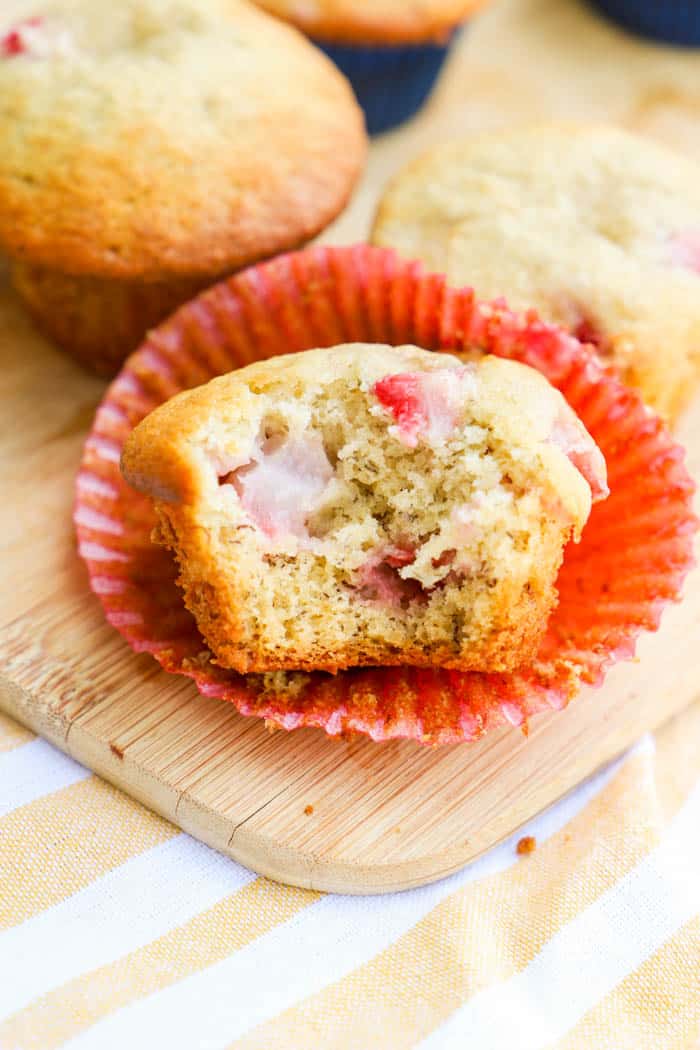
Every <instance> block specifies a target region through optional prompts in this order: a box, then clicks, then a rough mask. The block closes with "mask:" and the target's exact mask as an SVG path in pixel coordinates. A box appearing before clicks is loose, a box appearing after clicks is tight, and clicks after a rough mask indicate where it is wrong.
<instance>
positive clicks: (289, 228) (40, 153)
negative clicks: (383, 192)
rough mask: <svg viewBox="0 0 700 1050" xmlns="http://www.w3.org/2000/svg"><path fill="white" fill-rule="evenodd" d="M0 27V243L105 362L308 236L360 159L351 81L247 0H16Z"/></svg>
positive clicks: (327, 215) (87, 352)
mask: <svg viewBox="0 0 700 1050" xmlns="http://www.w3.org/2000/svg"><path fill="white" fill-rule="evenodd" d="M0 38H1V39H0V98H1V99H2V106H0V251H3V252H4V253H6V254H7V255H8V256H9V257H10V259H11V261H12V275H13V281H14V285H15V287H16V288H17V290H18V292H19V293H20V295H21V296H22V297H23V299H24V300H25V302H26V303H27V305H28V307H29V309H30V310H31V312H32V314H33V315H34V317H35V318H36V320H37V322H38V324H39V326H40V327H41V328H43V329H44V330H45V331H46V332H47V333H48V334H49V335H50V336H51V337H53V338H54V339H55V340H56V341H57V342H58V343H60V344H61V345H62V346H63V347H65V348H66V349H67V350H69V351H71V352H72V353H73V354H74V355H75V356H76V357H78V358H79V359H80V360H81V361H83V362H85V363H86V364H88V365H90V366H92V367H94V368H95V369H96V370H98V371H100V372H103V373H110V372H114V370H115V369H116V368H117V366H118V365H119V364H120V362H121V361H122V360H123V358H124V357H125V355H126V354H127V353H128V352H130V351H131V350H132V349H134V347H135V346H136V345H137V344H138V343H139V341H140V340H141V338H142V336H143V334H144V333H145V331H146V330H147V329H148V328H149V327H150V326H152V325H154V324H155V323H156V322H157V321H159V320H160V319H161V318H162V317H163V316H164V315H166V314H168V313H169V312H171V311H172V310H173V309H174V307H176V306H177V305H179V304H180V303H181V302H183V301H184V300H186V299H188V298H190V297H191V296H192V295H193V294H194V293H195V291H197V290H198V289H200V288H202V287H203V286H206V285H208V284H210V283H211V282H212V281H214V280H215V279H216V278H217V277H219V276H220V275H223V274H226V273H230V272H231V271H234V270H236V269H239V268H241V267H243V266H245V265H247V264H248V263H250V262H252V261H255V260H258V259H260V258H263V257H266V256H269V255H272V254H274V253H277V252H279V251H283V250H285V249H289V248H292V247H294V246H295V245H297V244H299V243H301V242H304V241H306V240H308V239H309V238H311V237H313V236H314V235H315V234H316V233H318V232H319V231H320V230H321V229H323V228H324V227H325V226H326V225H327V224H328V223H329V222H330V221H331V220H332V219H333V218H334V217H335V216H336V215H337V214H338V212H339V211H340V210H341V209H342V208H343V206H344V205H345V203H346V201H347V199H348V197H349V195H350V193H351V190H352V188H353V184H354V183H355V181H356V179H357V177H358V175H359V173H360V170H361V167H362V163H363V160H364V156H365V151H366V134H365V130H364V126H363V118H362V113H361V111H360V109H359V108H358V106H357V104H356V102H355V99H354V97H353V95H352V92H351V89H350V87H349V85H348V84H347V81H346V80H345V78H344V77H343V76H342V75H341V74H340V73H338V71H337V70H336V69H335V68H334V67H333V65H332V63H331V62H329V60H328V59H327V58H326V57H325V56H324V55H323V54H321V52H320V51H318V49H316V48H314V47H313V46H312V45H311V44H309V43H308V41H307V40H305V39H304V37H303V36H302V35H301V34H299V33H297V32H296V31H295V30H294V29H293V28H291V27H289V26H285V25H283V24H282V23H280V22H279V21H278V20H276V19H274V18H271V17H269V16H268V15H266V14H264V13H263V12H261V11H259V10H258V9H256V8H255V7H253V6H251V5H249V4H247V3H243V2H237V0H122V2H121V3H119V4H109V5H101V4H95V3H93V2H92V0H45V2H44V3H42V5H41V13H40V14H37V8H36V4H35V2H34V0H9V3H8V2H5V3H3V5H2V12H1V13H0ZM280 71H284V75H283V76H281V75H280Z"/></svg>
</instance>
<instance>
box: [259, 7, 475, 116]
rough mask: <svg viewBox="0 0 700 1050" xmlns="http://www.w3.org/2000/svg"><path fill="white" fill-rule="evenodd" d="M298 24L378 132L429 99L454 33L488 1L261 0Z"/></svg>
mask: <svg viewBox="0 0 700 1050" xmlns="http://www.w3.org/2000/svg"><path fill="white" fill-rule="evenodd" d="M256 2H257V3H258V5H259V6H260V7H263V8H265V10H267V11H269V12H270V13H271V14H274V15H277V16H278V17H279V18H284V19H286V20H287V21H289V22H292V23H293V24H294V25H296V26H298V28H299V29H302V30H303V31H304V32H305V33H308V35H309V36H310V37H312V39H313V40H314V41H315V42H316V43H318V44H319V46H320V47H322V48H323V49H324V50H325V51H326V53H327V54H328V55H329V56H330V57H331V58H332V59H333V61H334V62H335V63H336V65H337V66H338V67H339V68H340V69H341V70H342V71H343V73H345V75H346V76H347V77H348V78H349V80H350V83H351V84H352V86H353V88H354V90H355V93H356V95H357V97H358V99H359V101H360V104H361V106H362V108H363V109H364V111H365V116H366V118H367V127H368V129H369V131H370V133H371V134H379V133H380V132H383V131H388V130H389V129H390V128H393V127H395V126H396V125H397V124H401V123H403V122H404V121H405V120H408V119H409V117H412V116H413V115H414V114H415V113H416V112H417V111H418V110H419V109H420V107H421V106H422V105H423V103H424V102H425V101H426V99H427V98H428V97H429V95H430V92H431V91H432V89H433V86H434V85H435V82H436V80H437V77H438V75H439V73H440V70H441V69H442V66H443V63H444V61H445V58H446V57H447V54H448V51H449V44H450V41H451V38H452V35H453V33H454V30H455V29H456V28H457V27H458V26H459V25H461V24H462V23H463V22H464V20H465V19H466V18H468V17H469V16H470V15H471V14H473V13H474V11H475V10H477V9H478V8H479V7H481V6H482V5H483V4H484V3H485V0H301V2H300V0H256Z"/></svg>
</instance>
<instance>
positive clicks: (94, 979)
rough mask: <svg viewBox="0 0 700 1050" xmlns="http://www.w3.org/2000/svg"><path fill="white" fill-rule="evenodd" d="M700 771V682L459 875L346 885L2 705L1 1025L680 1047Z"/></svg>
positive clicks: (125, 1042) (74, 1043)
mask: <svg viewBox="0 0 700 1050" xmlns="http://www.w3.org/2000/svg"><path fill="white" fill-rule="evenodd" d="M699 777H700V702H698V703H696V704H695V706H694V707H692V708H690V709H689V710H688V711H687V712H686V713H684V714H683V715H682V716H679V717H678V718H676V719H675V720H674V721H673V722H671V723H670V724H669V725H668V726H667V727H666V728H665V729H664V730H663V731H662V732H661V733H659V734H658V736H657V737H656V738H655V739H652V738H645V739H644V740H643V741H641V742H640V744H639V745H638V746H637V747H635V748H634V749H633V750H632V751H630V752H629V753H628V754H627V755H625V756H624V757H623V758H622V759H620V760H618V761H617V762H616V763H614V764H613V765H611V766H609V767H608V768H606V769H605V770H603V771H601V772H600V773H598V774H597V775H596V776H595V777H594V778H593V779H591V780H590V781H588V782H587V783H586V784H584V785H582V786H581V787H580V788H579V789H578V790H577V791H576V792H575V793H574V794H572V795H570V796H569V797H567V798H566V799H564V800H563V801H561V802H560V803H558V804H557V805H555V806H553V807H552V808H551V809H550V810H549V811H548V812H546V813H545V814H543V815H541V816H540V817H538V818H537V819H536V820H533V821H532V822H531V823H530V824H529V825H528V826H527V827H526V828H524V829H522V830H521V831H520V832H519V833H518V834H517V835H515V836H514V837H513V838H511V839H510V840H508V841H507V842H504V843H503V844H501V845H500V846H498V847H496V848H495V849H493V850H492V851H491V852H490V853H488V854H487V855H486V856H484V857H483V858H481V859H479V860H477V861H476V862H474V863H472V864H471V865H470V866H469V867H467V868H466V869H465V870H464V871H462V872H460V873H459V874H457V875H454V876H452V877H451V878H449V879H446V880H444V881H442V882H439V883H437V884H435V885H432V886H426V887H423V888H422V889H418V890H412V891H410V892H406V893H398V894H393V895H386V896H381V897H369V898H359V897H342V896H334V895H324V894H321V893H315V892H312V891H308V890H300V889H293V888H289V887H285V886H280V885H276V884H275V883H272V882H269V881H268V880H266V879H263V878H257V877H256V876H255V875H253V874H252V873H251V872H249V871H247V870H245V869H244V868H242V867H240V866H239V865H237V864H235V863H233V862H232V861H230V860H227V859H226V858H224V857H222V856H220V855H219V854H217V853H215V852H213V851H212V850H210V849H208V848H207V847H206V846H203V845H201V844H200V843H198V842H196V841H195V840H193V839H191V838H190V837H189V836H187V835H184V834H182V833H181V832H179V831H178V830H177V829H176V828H174V827H173V826H172V825H170V824H168V823H167V822H166V821H164V820H162V819H161V818H159V817H157V816H154V815H153V814H152V813H149V812H148V811H147V810H145V809H144V808H143V807H142V806H140V805H139V804H138V803H136V802H133V801H132V800H131V799H129V798H128V797H126V796H125V795H123V794H121V793H120V792H119V791H117V790H115V789H114V788H112V787H110V786H109V785H108V784H106V783H104V782H103V781H101V780H99V779H98V778H97V777H95V776H93V775H92V774H90V773H89V772H88V771H87V770H85V769H83V768H82V767H81V766H79V765H77V764H76V763H75V762H73V761H71V760H70V759H68V758H66V757H65V756H64V755H62V754H61V753H60V752H58V751H56V750H54V749H53V748H52V747H50V746H49V745H48V744H46V743H44V742H43V741H42V740H40V739H37V738H35V737H33V735H32V734H31V733H29V732H27V731H26V730H24V729H22V728H20V727H19V726H17V725H16V724H15V723H13V722H11V721H10V720H9V719H7V718H4V717H3V716H0V1047H2V1048H3V1050H9V1048H13V1050H18V1048H21V1050H50V1048H53V1047H70V1048H75V1050H77V1048H81V1050H140V1048H141V1047H144V1048H145V1047H167V1048H168V1050H209V1048H210V1050H219V1048H222V1050H223V1048H228V1047H235V1048H236V1050H242V1048H244V1047H245V1048H246V1050H253V1048H256V1050H314V1048H321V1050H351V1048H352V1050H373V1048H377V1050H399V1048H404V1047H406V1048H407V1047H416V1046H417V1047H420V1048H421V1050H438V1048H440V1050H443V1048H453V1047H454V1048H459V1050H545V1048H547V1050H553V1048H555V1047H556V1048H557V1050H564V1048H566V1050H597V1048H600V1050H626V1048H629V1050H671V1048H676V1047H678V1048H683V1050H686V1048H690V1047H695V1046H696V1045H697V1043H698V1036H699V1035H700V919H699V918H698V912H699V910H700V874H699V873H700V779H699ZM526 837H527V838H528V841H527V842H525V843H523V842H522V840H523V839H524V838H526ZM530 840H535V841H530ZM519 842H520V843H521V846H520V851H519V850H518V843H519ZM533 846H534V847H535V848H534V849H533V848H532V847H533ZM528 850H529V852H528Z"/></svg>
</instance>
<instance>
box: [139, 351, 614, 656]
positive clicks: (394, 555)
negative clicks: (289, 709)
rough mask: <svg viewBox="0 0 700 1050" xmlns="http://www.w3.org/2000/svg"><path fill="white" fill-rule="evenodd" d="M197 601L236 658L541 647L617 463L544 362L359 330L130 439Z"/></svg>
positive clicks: (175, 407) (170, 408)
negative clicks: (388, 341)
mask: <svg viewBox="0 0 700 1050" xmlns="http://www.w3.org/2000/svg"><path fill="white" fill-rule="evenodd" d="M122 470H123V472H124V475H125V477H126V479H127V481H129V482H130V483H131V484H132V485H133V486H134V487H136V488H138V489H140V490H141V491H143V492H145V493H147V494H148V495H150V496H151V497H152V498H153V499H154V500H155V502H156V509H157V513H158V517H159V523H160V524H159V529H158V532H157V539H158V542H160V543H161V544H163V545H165V546H167V547H169V548H170V549H171V550H172V551H174V553H175V555H176V558H177V562H178V565H179V570H180V577H179V582H180V585H181V587H182V589H183V591H184V597H185V603H186V605H187V607H188V608H189V609H190V610H191V612H192V613H193V614H194V616H195V618H196V620H197V624H198V626H199V629H200V631H201V633H202V635H203V637H204V639H205V641H206V642H207V644H208V645H209V647H210V648H211V650H212V652H213V653H214V654H215V656H216V658H217V662H218V663H219V664H220V665H221V666H223V667H227V668H232V669H234V670H236V671H239V672H243V673H246V672H251V671H255V672H268V671H278V670H291V669H296V670H308V671H311V670H325V671H333V672H335V671H337V670H338V669H342V668H347V667H353V666H367V665H381V664H383V665H395V664H407V665H413V666H417V667H447V668H453V669H459V670H480V671H507V670H511V669H513V668H516V667H519V666H521V665H522V664H523V663H525V662H527V661H528V660H530V659H532V657H533V655H534V653H535V650H536V648H537V645H538V643H539V641H540V639H541V637H542V634H543V632H544V629H545V626H546V622H547V619H548V617H549V614H550V612H551V610H552V608H553V606H554V604H555V602H556V589H555V580H556V576H557V572H558V570H559V567H560V565H561V562H562V555H563V549H564V546H565V544H566V543H567V542H568V540H569V539H570V538H572V537H573V538H574V539H576V540H578V538H579V537H580V534H581V530H582V528H583V526H584V524H585V522H586V520H587V518H588V515H589V513H590V509H591V502H592V500H593V499H599V498H603V497H604V496H605V495H606V494H607V488H606V470H605V461H604V459H603V456H602V454H601V453H600V451H599V450H598V448H597V446H596V445H595V444H594V442H593V440H592V438H590V436H589V435H588V433H587V431H586V430H585V428H584V426H583V424H582V423H581V422H580V421H579V419H578V417H577V416H576V415H575V414H574V412H573V411H572V410H571V408H570V407H569V406H568V405H567V403H566V401H565V400H564V398H563V397H562V395H561V394H560V393H559V392H558V391H557V390H555V389H554V388H553V387H552V386H550V385H549V383H548V382H547V381H546V380H545V379H544V377H543V376H542V375H541V374H540V373H539V372H536V371H535V370H534V369H531V368H529V367H527V366H526V365H521V364H519V363H517V362H513V361H506V360H502V359H499V358H496V357H490V356H487V357H484V358H482V359H481V360H480V361H479V362H478V363H477V362H462V361H460V360H459V359H458V358H457V357H454V356H452V355H448V354H433V353H430V352H428V351H425V350H419V349H417V348H416V347H411V346H404V347H398V348H396V347H389V346H381V345H368V344H352V345H345V346H337V347H334V348H332V349H326V350H310V351H306V352H304V353H300V354H288V355H285V356H282V357H277V358H273V359H271V360H268V361H263V362H257V363H255V364H253V365H249V366H247V367H246V368H244V369H240V370H238V371H235V372H232V373H229V374H228V375H225V376H222V377H220V378H217V379H214V380H212V381H211V382H209V383H208V384H206V385H205V386H203V387H199V388H196V389H195V390H193V391H188V392H185V393H182V394H179V395H177V396H176V397H175V398H173V399H172V400H170V401H169V402H167V403H166V404H165V405H163V406H161V407H160V408H158V409H156V410H155V411H154V412H153V413H151V414H150V415H149V416H147V417H146V419H145V420H144V421H143V422H141V423H140V424H139V425H138V426H137V427H136V429H135V430H134V431H133V432H132V434H131V435H130V437H129V438H128V440H127V443H126V446H125V449H124V453H123V457H122Z"/></svg>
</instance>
